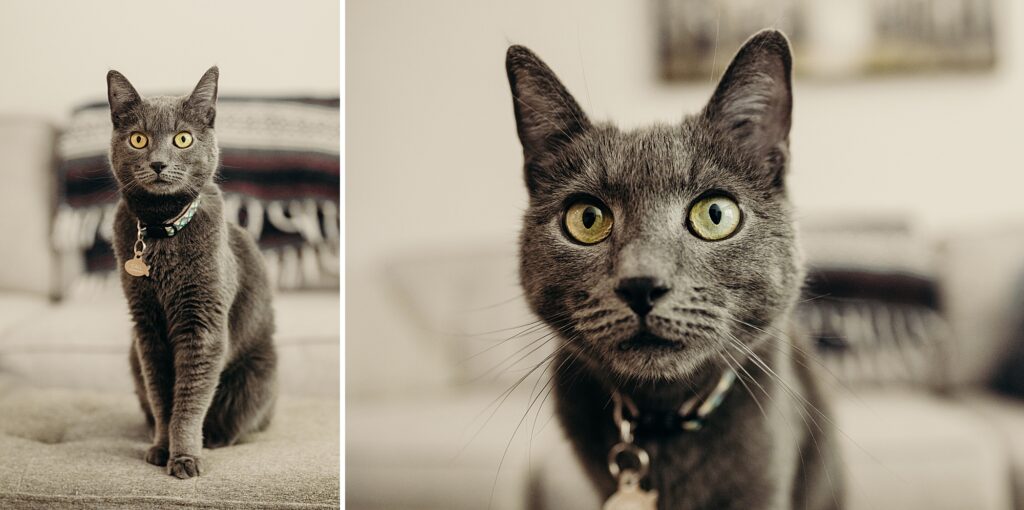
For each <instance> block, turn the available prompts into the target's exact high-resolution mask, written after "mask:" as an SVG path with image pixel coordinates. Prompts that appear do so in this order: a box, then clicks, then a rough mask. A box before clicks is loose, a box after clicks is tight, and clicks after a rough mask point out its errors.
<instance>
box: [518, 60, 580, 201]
mask: <svg viewBox="0 0 1024 510" xmlns="http://www.w3.org/2000/svg"><path fill="white" fill-rule="evenodd" d="M505 70H506V72H507V73H508V82H509V86H510V87H511V89H512V105H513V108H514V111H515V116H516V129H517V130H518V132H519V141H520V142H521V143H522V145H523V156H524V158H525V160H526V183H527V187H528V188H529V189H530V191H531V192H533V191H536V189H537V186H538V184H539V182H538V181H543V180H544V175H541V174H542V173H543V168H541V162H542V161H543V160H544V159H545V156H549V155H551V154H552V153H554V152H556V151H557V150H558V149H559V148H561V147H563V146H564V145H565V144H567V143H568V142H569V141H571V140H572V138H573V137H575V136H577V135H579V134H581V133H583V132H584V131H586V130H588V129H590V126H591V124H590V120H588V119H587V116H586V114H584V113H583V109H582V108H580V106H579V104H577V103H576V100H575V99H573V97H572V95H571V94H569V91H568V90H566V88H565V86H564V85H562V83H561V82H560V81H559V80H558V77H556V76H555V73H554V72H553V71H552V70H551V68H549V67H548V66H547V65H546V64H545V63H544V62H543V61H541V60H540V58H538V57H537V56H536V55H534V54H533V52H531V51H530V50H528V49H526V48H524V47H522V46H511V47H509V49H508V53H507V54H506V56H505Z"/></svg>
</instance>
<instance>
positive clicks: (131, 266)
mask: <svg viewBox="0 0 1024 510" xmlns="http://www.w3.org/2000/svg"><path fill="white" fill-rule="evenodd" d="M124 270H125V272H127V273H128V274H130V275H132V276H149V266H148V265H146V263H145V262H143V261H142V254H141V253H136V254H135V258H133V259H131V260H127V261H125V263H124Z"/></svg>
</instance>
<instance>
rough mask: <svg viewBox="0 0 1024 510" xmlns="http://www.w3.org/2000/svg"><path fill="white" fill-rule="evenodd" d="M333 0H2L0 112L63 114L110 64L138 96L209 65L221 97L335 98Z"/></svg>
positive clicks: (195, 75) (98, 84)
mask: <svg viewBox="0 0 1024 510" xmlns="http://www.w3.org/2000/svg"><path fill="white" fill-rule="evenodd" d="M339 9H340V8H339V5H338V2H337V1H335V0H298V1H288V2H281V1H269V0H260V1H247V0H216V1H203V0H175V1H173V2H165V1H160V2H144V1H135V2H129V1H116V0H81V1H77V0H76V1H64V0H4V1H3V2H0V114H3V115H8V114H20V115H30V116H43V117H47V118H49V119H51V120H53V121H55V122H60V121H62V120H64V119H66V118H67V115H68V113H69V110H70V109H71V108H72V107H74V106H75V105H77V104H79V103H80V102H81V101H90V100H97V99H99V100H104V99H105V98H106V81H105V80H106V73H107V70H108V69H117V70H119V71H121V72H122V73H124V74H125V75H126V76H127V77H128V79H129V80H131V81H132V83H133V84H134V85H135V87H136V88H137V89H139V91H140V92H141V93H142V94H143V95H146V94H151V95H155V94H160V93H178V92H182V91H187V90H189V89H190V88H191V87H192V86H193V85H195V83H196V82H197V81H199V77H200V76H202V74H203V71H205V70H206V69H207V68H208V67H210V66H211V65H214V64H216V65H219V66H220V68H221V80H220V92H221V94H232V95H234V94H261V93H262V94H275V95H276V94H289V93H295V94H300V93H302V94H323V95H337V94H338V87H339V83H340V73H339V53H340V51H339V47H338V42H339V40H340V36H339V32H340V27H339Z"/></svg>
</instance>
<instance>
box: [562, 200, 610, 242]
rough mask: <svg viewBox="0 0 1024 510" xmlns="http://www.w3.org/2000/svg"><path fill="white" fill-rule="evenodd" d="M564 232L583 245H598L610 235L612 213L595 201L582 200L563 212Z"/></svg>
mask: <svg viewBox="0 0 1024 510" xmlns="http://www.w3.org/2000/svg"><path fill="white" fill-rule="evenodd" d="M565 230H566V232H568V233H569V235H570V236H571V237H572V238H573V239H575V240H576V241H579V242H581V243H583V244H596V243H599V242H601V241H604V240H605V238H607V237H608V235H609V234H611V233H612V212H611V211H610V210H609V209H608V208H607V207H606V206H605V205H604V204H602V203H600V202H598V201H597V200H595V199H582V200H580V201H578V202H575V203H573V204H572V205H570V206H569V208H568V209H566V210H565Z"/></svg>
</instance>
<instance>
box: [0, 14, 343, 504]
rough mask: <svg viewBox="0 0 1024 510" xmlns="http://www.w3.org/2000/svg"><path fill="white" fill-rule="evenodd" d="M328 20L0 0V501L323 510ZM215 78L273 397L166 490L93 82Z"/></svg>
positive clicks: (326, 473)
mask: <svg viewBox="0 0 1024 510" xmlns="http://www.w3.org/2000/svg"><path fill="white" fill-rule="evenodd" d="M340 14H341V6H340V5H339V4H338V3H337V2H334V1H331V0H305V1H298V2H291V3H289V4H288V5H287V6H286V5H282V4H280V3H278V2H269V1H257V2H252V1H239V0H228V1H221V2H202V1H199V0H184V1H180V2H173V3H166V2H159V3H137V2H123V1H115V0H91V1H84V2H61V1H51V0H44V1H34V0H15V1H10V2H4V3H3V4H2V5H0V176H2V178H3V181H2V183H0V238H2V239H3V240H2V241H0V257H2V258H0V507H3V508H49V507H65V506H81V507H82V508H93V507H110V506H116V505H125V506H128V507H133V508H142V507H144V506H147V505H155V506H160V505H170V504H188V505H195V506H210V507H223V506H224V505H228V504H232V505H233V504H249V503H253V502H259V503H263V504H269V505H277V504H282V505H283V504H291V503H305V504H313V505H321V506H326V507H336V506H337V505H338V503H339V499H340V497H339V475H338V469H339V462H340V459H339V455H338V453H337V451H338V448H339V433H338V430H339V420H338V412H339V405H340V404H339V396H340V395H339V389H338V388H339V383H340V376H339V372H340V367H339V354H340V346H341V342H340V327H339V307H340V304H339V301H340V300H339V287H340V285H339V281H340V274H339V273H340V216H341V212H340V210H339V197H340V193H341V181H340V151H339V144H340V129H339V128H340V116H339V105H340V97H339V88H340V83H341V82H340V53H341V52H340V47H339V41H340V38H341V35H340V32H341V30H340V29H341V27H340V21H339V19H340ZM213 65H218V66H219V67H220V80H219V87H218V92H219V98H218V113H217V124H216V127H217V135H218V141H219V144H220V147H221V168H220V170H219V172H218V183H219V184H220V186H221V189H222V190H223V191H224V197H225V204H226V205H225V215H226V216H227V219H228V220H229V221H232V222H236V223H238V224H240V225H242V226H243V227H245V228H246V230H248V231H249V232H250V233H251V234H252V235H253V237H254V238H255V239H256V240H257V241H258V243H259V245H260V248H261V249H262V251H263V254H264V256H265V260H266V262H267V267H268V269H269V273H270V279H271V285H272V286H273V287H274V289H275V292H276V294H275V297H274V306H275V319H276V324H277V334H276V336H275V342H276V345H277V351H278V356H279V359H278V362H279V365H278V366H279V373H278V382H279V386H280V390H281V397H280V399H279V402H278V407H277V415H276V417H275V421H274V425H273V426H272V427H271V428H270V429H269V430H268V431H267V432H266V433H263V434H261V435H258V436H256V437H254V438H252V439H251V441H249V442H248V444H245V445H244V446H240V447H238V448H227V449H222V450H217V451H210V452H209V453H207V454H206V457H205V458H204V461H205V462H206V466H207V471H208V472H204V473H203V481H202V485H201V486H200V485H196V484H195V481H194V480H193V481H192V482H184V483H191V485H189V487H188V489H187V491H185V492H183V490H182V485H181V484H177V485H176V484H175V483H173V482H175V481H176V480H172V479H171V477H169V476H167V475H166V474H165V473H163V472H162V471H161V470H160V469H158V468H156V467H154V466H149V465H146V464H145V463H144V462H143V460H142V459H143V455H144V454H145V451H146V448H147V445H148V443H149V438H148V437H147V431H146V428H145V423H144V419H143V415H142V413H141V412H140V410H139V407H138V406H139V404H138V401H137V399H136V397H135V395H134V391H133V384H132V379H131V375H130V372H129V365H128V349H129V346H130V345H131V322H130V320H129V316H128V313H127V307H126V304H125V299H124V296H123V294H122V292H121V288H120V284H119V281H118V279H119V277H118V273H117V271H116V270H115V269H116V268H115V263H114V260H113V258H112V256H111V253H112V252H111V249H110V239H111V220H112V217H113V211H114V206H115V204H116V201H117V198H118V196H117V188H116V185H115V183H114V181H113V179H112V176H111V173H110V170H109V165H108V163H107V151H108V149H109V144H110V133H111V124H110V114H109V108H108V105H107V95H106V94H107V90H106V74H107V71H108V70H110V69H117V70H119V71H121V72H122V73H123V74H124V75H126V76H127V77H128V79H129V80H130V81H131V82H132V83H133V85H134V86H135V88H136V89H137V90H138V91H139V92H140V93H141V94H142V95H143V96H157V95H182V94H186V93H189V92H190V91H191V90H192V88H193V87H194V86H195V84H196V83H197V82H198V80H199V78H200V77H201V76H202V75H203V72H204V71H206V70H207V69H208V68H209V67H210V66H213ZM282 451H286V452H289V456H287V458H285V456H282V454H281V452H282ZM97 463H99V464H100V465H102V466H103V469H96V465H97ZM183 494H184V495H183ZM183 500H184V501H185V503H182V501H183ZM228 501H230V503H228ZM240 501H241V502H243V503H238V502H240Z"/></svg>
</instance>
